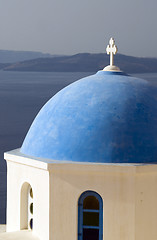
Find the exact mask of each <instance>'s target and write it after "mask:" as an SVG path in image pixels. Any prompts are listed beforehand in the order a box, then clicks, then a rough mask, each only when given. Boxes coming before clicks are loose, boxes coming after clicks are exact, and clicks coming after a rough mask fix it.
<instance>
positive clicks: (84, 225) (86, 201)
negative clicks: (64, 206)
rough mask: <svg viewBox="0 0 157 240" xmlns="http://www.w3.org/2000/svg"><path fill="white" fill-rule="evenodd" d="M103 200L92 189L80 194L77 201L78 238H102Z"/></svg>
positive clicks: (92, 239) (93, 239) (99, 239)
mask: <svg viewBox="0 0 157 240" xmlns="http://www.w3.org/2000/svg"><path fill="white" fill-rule="evenodd" d="M102 238H103V201H102V198H101V196H100V195H99V194H98V193H96V192H94V191H86V192H84V193H82V194H81V196H80V198H79V201H78V240H88V239H90V240H102Z"/></svg>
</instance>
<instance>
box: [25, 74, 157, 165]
mask: <svg viewBox="0 0 157 240" xmlns="http://www.w3.org/2000/svg"><path fill="white" fill-rule="evenodd" d="M21 152H22V153H24V154H26V155H29V156H33V157H39V158H44V159H45V161H50V162H51V159H52V160H68V161H74V162H100V163H154V162H157V89H156V88H154V87H152V86H151V85H150V84H149V83H148V82H147V81H145V80H142V79H138V78H134V77H131V76H128V75H126V74H124V73H122V72H105V71H99V72H98V73H96V74H95V75H92V76H89V77H86V78H83V79H81V80H79V81H76V82H74V83H73V84H71V85H69V86H67V87H65V88H64V89H62V90H61V91H60V92H58V93H57V94H56V95H55V96H54V97H52V98H51V99H50V100H49V101H48V102H47V103H46V104H45V106H44V107H43V108H42V109H41V110H40V112H39V114H38V115H37V117H36V118H35V120H34V122H33V124H32V126H31V127H30V130H29V132H28V134H27V136H26V138H25V140H24V142H23V145H22V147H21ZM46 159H49V160H46Z"/></svg>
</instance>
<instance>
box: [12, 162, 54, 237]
mask: <svg viewBox="0 0 157 240" xmlns="http://www.w3.org/2000/svg"><path fill="white" fill-rule="evenodd" d="M7 168H8V173H7V231H8V232H11V231H19V230H20V199H21V187H22V185H23V184H24V183H25V182H27V183H29V184H30V185H31V187H32V189H33V204H34V210H33V231H34V232H35V233H36V234H37V235H38V236H40V238H41V240H48V239H49V173H48V172H47V171H45V170H42V169H38V168H34V167H30V166H27V165H23V164H19V163H16V162H11V161H7ZM22 217H25V216H24V215H23V216H22Z"/></svg>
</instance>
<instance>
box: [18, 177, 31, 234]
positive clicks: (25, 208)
mask: <svg viewBox="0 0 157 240" xmlns="http://www.w3.org/2000/svg"><path fill="white" fill-rule="evenodd" d="M20 211H21V212H20V229H33V190H32V187H31V185H30V184H29V183H27V182H25V183H24V184H23V185H22V188H21V209H20Z"/></svg>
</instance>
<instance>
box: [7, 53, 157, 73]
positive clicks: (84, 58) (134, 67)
mask: <svg viewBox="0 0 157 240" xmlns="http://www.w3.org/2000/svg"><path fill="white" fill-rule="evenodd" d="M108 64H109V56H108V55H107V54H103V53H100V54H90V53H80V54H76V55H72V56H60V57H53V58H50V57H49V58H37V59H33V60H28V61H22V62H18V63H15V64H11V65H9V66H7V67H5V68H4V70H7V71H37V72H96V71H98V70H102V69H103V68H104V67H105V66H107V65H108ZM115 64H116V65H117V66H118V67H120V69H121V70H123V71H124V72H127V73H146V72H157V58H139V57H131V56H126V55H122V54H117V55H116V56H115Z"/></svg>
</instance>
